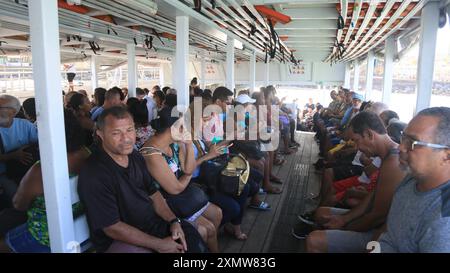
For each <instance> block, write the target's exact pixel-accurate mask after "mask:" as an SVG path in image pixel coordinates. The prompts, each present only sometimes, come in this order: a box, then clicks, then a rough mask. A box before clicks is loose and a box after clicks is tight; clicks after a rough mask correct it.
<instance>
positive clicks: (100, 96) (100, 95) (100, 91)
mask: <svg viewBox="0 0 450 273" xmlns="http://www.w3.org/2000/svg"><path fill="white" fill-rule="evenodd" d="M105 94H106V89H105V88H103V87H97V88H95V90H94V98H95V101H96V102H97V105H98V106H102V105H103V103H105Z"/></svg>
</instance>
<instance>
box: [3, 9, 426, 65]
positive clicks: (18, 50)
mask: <svg viewBox="0 0 450 273" xmlns="http://www.w3.org/2000/svg"><path fill="white" fill-rule="evenodd" d="M27 2H28V1H26V0H0V40H1V43H0V54H3V55H19V54H21V55H22V54H25V55H26V54H30V53H29V52H30V49H29V22H28V9H27ZM426 2H427V0H420V1H419V0H405V1H398V0H385V1H382V0H340V1H338V0H315V1H313V0H213V1H211V0H156V1H153V0H135V1H125V0H58V6H59V24H60V45H61V56H62V59H63V60H68V59H71V60H73V59H84V58H86V57H87V56H89V55H99V56H101V57H105V58H113V59H116V60H117V62H118V63H119V62H120V61H123V60H126V58H127V57H126V45H127V44H130V43H135V44H136V46H137V48H136V56H137V59H138V61H139V62H155V63H158V62H159V63H161V62H169V61H170V60H171V58H172V57H173V56H174V54H175V46H176V17H177V16H179V15H188V16H189V28H190V32H189V34H190V35H189V40H190V53H191V57H198V56H204V57H205V58H207V59H209V60H216V61H224V60H225V59H226V46H227V36H231V37H233V38H234V39H235V48H236V50H235V59H236V61H247V60H249V59H250V57H251V55H252V54H253V52H256V58H257V61H258V62H265V61H269V60H271V61H277V62H285V63H294V64H295V63H297V62H299V61H300V62H301V61H313V62H328V63H336V62H347V61H351V60H355V59H357V58H359V57H363V56H364V55H365V54H367V52H368V51H369V50H374V51H375V53H377V52H381V51H382V50H383V47H382V46H383V44H382V42H383V41H384V40H385V39H386V38H387V37H388V36H390V35H395V36H396V37H400V36H404V35H405V34H408V33H411V32H414V31H416V30H417V29H418V28H419V27H420V20H419V19H420V10H421V8H422V7H423V6H424V4H426ZM416 32H417V31H416ZM410 40H412V41H414V39H410Z"/></svg>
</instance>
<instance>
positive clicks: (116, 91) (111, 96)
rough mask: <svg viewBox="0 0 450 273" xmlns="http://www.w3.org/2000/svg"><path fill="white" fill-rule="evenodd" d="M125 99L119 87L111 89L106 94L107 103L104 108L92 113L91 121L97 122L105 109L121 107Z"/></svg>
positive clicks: (101, 107)
mask: <svg viewBox="0 0 450 273" xmlns="http://www.w3.org/2000/svg"><path fill="white" fill-rule="evenodd" d="M123 98H124V94H123V93H122V90H121V89H120V88H119V87H113V88H111V89H109V90H108V91H106V93H105V102H104V103H103V105H102V106H100V107H98V108H97V109H96V110H95V112H93V113H92V116H91V119H92V120H93V121H97V118H98V117H99V116H100V114H101V113H102V112H103V111H104V110H105V109H108V108H111V107H113V106H116V105H121V104H122V101H123Z"/></svg>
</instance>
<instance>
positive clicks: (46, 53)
mask: <svg viewBox="0 0 450 273" xmlns="http://www.w3.org/2000/svg"><path fill="white" fill-rule="evenodd" d="M28 5H29V7H28V10H29V17H30V35H31V53H32V58H33V78H34V86H35V88H34V89H35V92H36V112H37V124H38V132H39V148H40V156H41V159H42V160H41V169H42V180H43V181H44V196H45V206H46V211H47V221H48V229H49V236H50V247H51V250H52V252H71V251H72V249H69V247H70V246H71V245H73V243H72V244H71V242H73V241H74V240H75V235H74V225H73V217H72V204H71V201H70V200H71V198H70V188H69V173H68V166H67V155H66V149H64V147H66V141H65V132H64V118H63V105H62V100H61V97H60V94H61V83H60V82H59V80H56V81H55V79H59V75H60V74H61V71H60V61H61V60H60V55H59V52H60V51H59V28H58V24H59V23H58V6H57V2H56V0H34V1H30V2H28Z"/></svg>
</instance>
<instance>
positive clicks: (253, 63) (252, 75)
mask: <svg viewBox="0 0 450 273" xmlns="http://www.w3.org/2000/svg"><path fill="white" fill-rule="evenodd" d="M249 65H250V74H249V77H250V93H253V92H255V91H257V90H256V51H254V50H253V53H252V55H251V56H250V63H249Z"/></svg>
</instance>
